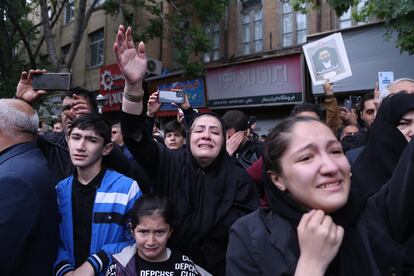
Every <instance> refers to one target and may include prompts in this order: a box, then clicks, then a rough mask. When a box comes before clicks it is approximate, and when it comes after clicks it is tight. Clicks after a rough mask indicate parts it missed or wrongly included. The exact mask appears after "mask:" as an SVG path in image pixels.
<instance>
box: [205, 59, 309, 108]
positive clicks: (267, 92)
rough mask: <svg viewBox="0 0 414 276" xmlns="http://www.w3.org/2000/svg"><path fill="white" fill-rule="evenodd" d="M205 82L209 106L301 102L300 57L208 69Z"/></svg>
mask: <svg viewBox="0 0 414 276" xmlns="http://www.w3.org/2000/svg"><path fill="white" fill-rule="evenodd" d="M206 83H207V89H208V90H207V93H208V99H209V107H220V106H222V107H224V106H240V105H276V104H281V103H295V102H301V101H302V92H303V88H302V75H301V62H300V56H299V55H293V56H286V57H281V58H275V59H271V60H265V61H258V62H254V63H248V64H240V65H235V66H228V67H220V68H212V69H208V71H207V78H206ZM290 94H292V95H290Z"/></svg>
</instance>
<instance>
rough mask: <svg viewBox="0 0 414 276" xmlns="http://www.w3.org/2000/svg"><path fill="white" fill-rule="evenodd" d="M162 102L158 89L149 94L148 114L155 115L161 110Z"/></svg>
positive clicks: (149, 115)
mask: <svg viewBox="0 0 414 276" xmlns="http://www.w3.org/2000/svg"><path fill="white" fill-rule="evenodd" d="M161 105H162V103H160V102H159V101H158V91H157V92H154V93H152V94H151V95H150V96H149V99H148V103H147V116H148V117H151V118H152V117H154V116H155V114H156V113H157V112H158V111H159V110H160V108H161Z"/></svg>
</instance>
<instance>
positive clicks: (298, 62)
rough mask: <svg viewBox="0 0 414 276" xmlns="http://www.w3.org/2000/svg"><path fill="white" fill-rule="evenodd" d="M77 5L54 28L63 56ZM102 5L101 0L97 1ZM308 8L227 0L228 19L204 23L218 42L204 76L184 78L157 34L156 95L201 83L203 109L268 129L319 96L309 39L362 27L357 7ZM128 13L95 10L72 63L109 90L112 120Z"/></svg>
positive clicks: (282, 0)
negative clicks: (339, 10)
mask: <svg viewBox="0 0 414 276" xmlns="http://www.w3.org/2000/svg"><path fill="white" fill-rule="evenodd" d="M77 2H78V1H75V0H69V1H68V2H67V4H66V7H65V9H64V11H63V12H62V14H61V18H60V20H59V23H58V24H56V26H55V27H54V29H53V34H54V36H55V38H56V40H55V41H56V42H57V43H58V46H57V47H58V48H59V49H58V52H59V53H61V56H63V57H64V56H65V55H66V54H67V52H68V49H69V47H70V44H71V41H72V33H73V28H74V18H75V13H76V10H77V8H76V5H77ZM90 2H91V1H89V2H88V3H89V4H90ZM103 2H104V0H100V1H98V6H99V5H101V4H102V3H103ZM171 2H172V1H167V0H161V1H160V4H161V5H162V13H164V14H168V13H171V12H174V7H173V5H172V4H171ZM362 4H363V3H361V4H360V5H362ZM358 7H359V6H358ZM358 7H356V8H358ZM302 8H303V9H306V10H307V11H308V12H307V13H306V14H304V13H301V12H296V11H294V10H293V8H292V5H291V4H290V2H289V1H287V0H278V1H276V0H236V1H229V4H228V6H227V9H226V13H225V16H224V18H223V19H222V20H221V21H220V22H216V23H215V24H210V25H207V26H204V29H205V33H206V34H207V35H208V36H209V37H210V39H211V41H212V45H213V47H212V49H211V51H210V52H207V53H204V54H201V55H199V56H193V57H192V58H194V59H197V60H200V62H203V63H204V64H205V68H206V74H205V76H200V78H201V79H198V78H196V79H194V80H192V79H186V78H185V77H183V76H182V75H181V74H180V73H174V72H180V71H177V70H180V69H181V68H180V65H179V64H177V63H176V62H175V61H174V49H173V47H172V46H171V44H170V42H169V41H168V40H167V39H159V38H155V39H152V40H151V41H149V42H147V44H146V50H147V57H148V58H149V59H151V67H150V68H149V70H150V72H151V76H150V78H148V81H147V84H148V87H149V90H150V92H153V91H155V90H156V89H158V88H160V87H161V88H171V87H178V88H180V87H190V86H191V85H193V86H194V85H196V86H197V89H196V90H197V91H195V92H194V99H196V98H197V99H196V100H197V101H198V102H197V103H198V104H199V105H200V103H203V104H201V106H197V107H199V108H208V109H213V110H215V111H217V112H218V113H223V112H224V111H226V110H228V109H230V108H238V109H241V110H243V111H244V112H245V113H247V114H248V115H255V116H256V117H257V118H258V123H257V125H258V126H259V131H260V132H263V133H264V132H266V131H267V129H269V128H270V126H273V125H274V122H275V120H277V119H279V118H281V117H284V116H286V114H287V113H288V112H289V111H290V109H291V108H292V105H293V104H295V103H298V102H302V101H304V100H313V95H312V92H311V88H310V85H309V83H308V82H309V80H308V76H307V73H306V65H305V62H304V58H303V53H302V47H301V45H303V44H304V43H306V42H307V39H308V37H309V36H312V35H314V34H320V33H325V32H330V31H333V30H340V29H341V28H352V27H353V26H357V25H359V24H361V23H358V22H355V21H353V19H352V18H351V17H350V15H351V10H349V11H348V12H347V13H345V14H344V15H343V16H341V17H337V16H336V15H335V12H334V11H333V10H332V9H331V8H330V7H329V5H328V4H327V3H326V1H324V0H323V1H321V2H320V8H319V9H312V8H311V7H306V6H304V7H302ZM128 13H129V15H130V16H132V17H133V18H134V21H135V23H136V25H137V26H140V25H145V24H146V21H147V20H148V19H149V18H150V17H151V15H150V14H148V13H147V12H145V11H143V9H140V8H134V9H133V8H131V9H129V10H128ZM123 18H124V17H123V16H122V14H120V15H118V16H111V15H108V14H105V13H104V11H102V10H98V11H96V12H94V13H93V14H92V16H91V18H90V20H89V22H88V24H87V26H86V28H85V32H84V35H83V39H82V41H81V44H80V46H79V49H78V51H77V54H76V57H75V59H74V62H73V64H72V67H71V73H72V79H73V85H75V86H81V87H84V88H86V89H89V90H91V91H94V92H98V93H101V94H103V95H104V96H105V97H106V98H107V103H106V105H105V106H104V113H107V116H110V117H111V118H113V119H116V111H117V110H119V106H120V101H121V100H122V95H121V91H122V76H120V74H119V70H117V68H116V61H115V57H114V54H113V52H112V46H113V42H114V39H115V35H116V31H117V28H118V26H119V24H124V23H125V22H124V19H123ZM194 22H196V21H194ZM194 22H192V23H194ZM192 23H190V24H192ZM166 30H167V32H168V31H169V30H168V26H166ZM189 83H190V84H189ZM201 84H202V85H201ZM191 87H192V86H191ZM200 87H202V88H200ZM191 93H193V92H191ZM200 97H202V98H203V99H200ZM166 111H168V110H166ZM163 114H164V115H172V114H173V112H171V111H170V112H167V113H161V115H163Z"/></svg>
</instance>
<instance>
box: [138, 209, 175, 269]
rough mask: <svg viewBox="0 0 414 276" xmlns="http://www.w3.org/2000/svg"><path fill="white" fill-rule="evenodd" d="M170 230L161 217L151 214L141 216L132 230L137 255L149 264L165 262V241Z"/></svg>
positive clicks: (169, 234)
mask: <svg viewBox="0 0 414 276" xmlns="http://www.w3.org/2000/svg"><path fill="white" fill-rule="evenodd" d="M171 232H172V229H171V227H170V225H169V224H167V223H166V222H165V220H164V218H163V217H161V216H159V215H157V214H153V215H150V216H143V217H141V218H140V219H139V224H138V225H137V226H136V227H135V229H134V230H133V234H134V238H135V242H136V245H137V248H138V255H139V256H140V257H141V258H143V259H144V260H147V261H150V262H161V261H165V260H166V247H167V241H168V239H169V238H170V236H171Z"/></svg>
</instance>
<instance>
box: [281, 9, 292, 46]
mask: <svg viewBox="0 0 414 276" xmlns="http://www.w3.org/2000/svg"><path fill="white" fill-rule="evenodd" d="M292 17H293V11H292V6H291V5H290V3H289V1H283V8H282V25H283V42H282V45H283V47H288V46H292Z"/></svg>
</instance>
